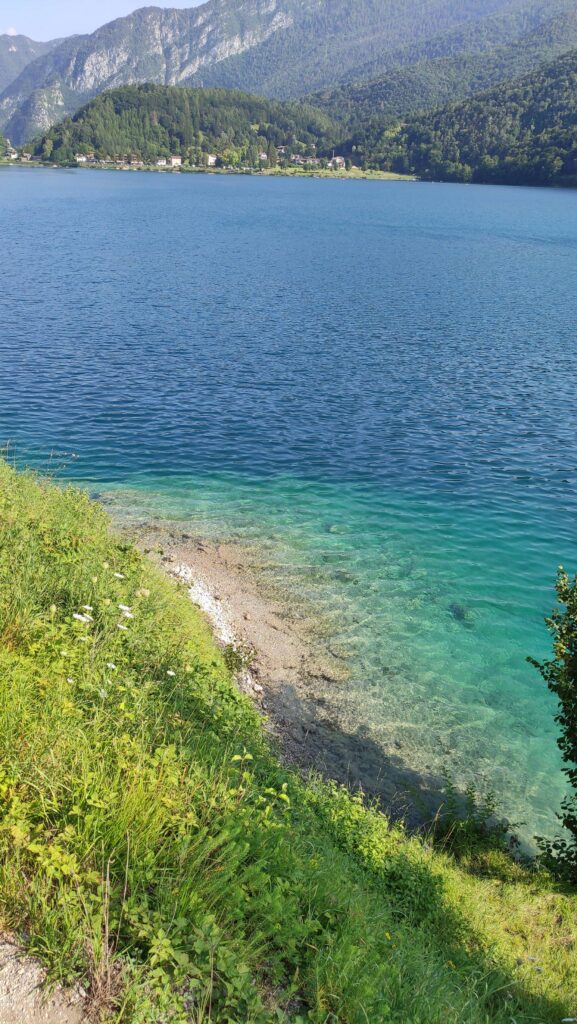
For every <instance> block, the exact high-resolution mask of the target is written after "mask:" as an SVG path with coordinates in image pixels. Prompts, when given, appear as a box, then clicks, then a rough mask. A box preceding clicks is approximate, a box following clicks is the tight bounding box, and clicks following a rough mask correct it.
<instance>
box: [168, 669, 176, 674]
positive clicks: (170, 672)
mask: <svg viewBox="0 0 577 1024" xmlns="http://www.w3.org/2000/svg"><path fill="white" fill-rule="evenodd" d="M166 674H167V676H175V675H176V672H173V671H172V669H171V668H169V670H168V672H167V673H166Z"/></svg>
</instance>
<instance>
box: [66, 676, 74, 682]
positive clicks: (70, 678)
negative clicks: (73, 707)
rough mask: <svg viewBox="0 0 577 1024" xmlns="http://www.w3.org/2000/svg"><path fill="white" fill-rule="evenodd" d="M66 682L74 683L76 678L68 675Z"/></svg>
mask: <svg viewBox="0 0 577 1024" xmlns="http://www.w3.org/2000/svg"><path fill="white" fill-rule="evenodd" d="M66 682H67V683H73V682H74V680H73V678H72V676H68V679H67V680H66Z"/></svg>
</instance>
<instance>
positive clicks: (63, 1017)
mask: <svg viewBox="0 0 577 1024" xmlns="http://www.w3.org/2000/svg"><path fill="white" fill-rule="evenodd" d="M45 980H46V972H45V971H44V969H43V968H42V967H41V966H40V965H39V964H38V963H37V962H36V961H35V960H32V959H31V958H30V957H27V956H24V955H23V954H22V952H21V950H20V949H19V947H18V946H17V945H16V944H15V943H14V942H13V941H12V940H11V939H9V938H6V937H4V938H2V939H0V1024H86V1017H85V1015H84V1009H83V1002H84V999H83V995H82V993H81V992H80V991H79V990H64V989H61V988H57V989H55V990H54V991H52V992H50V991H47V990H46V989H45V988H44V987H43V986H44V982H45Z"/></svg>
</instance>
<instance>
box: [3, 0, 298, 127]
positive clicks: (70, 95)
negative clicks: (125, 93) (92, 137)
mask: <svg viewBox="0 0 577 1024" xmlns="http://www.w3.org/2000/svg"><path fill="white" fill-rule="evenodd" d="M306 2H309V0H305V3H306ZM313 2H316V0H313ZM292 6H294V3H293V2H292V0H289V2H287V0H241V2H239V3H233V2H232V0H211V2H210V3H207V4H204V5H203V6H202V7H198V8H193V9H192V10H184V11H182V10H170V9H169V10H164V9H159V8H155V7H149V8H143V9H142V10H139V11H136V12H135V13H134V14H132V15H130V16H129V17H127V18H120V19H118V20H117V21H114V22H111V23H110V24H108V25H104V26H103V27H102V28H101V29H98V30H97V31H96V32H94V33H93V34H92V35H90V36H75V37H72V38H71V39H66V40H64V41H63V42H62V43H61V44H60V45H58V46H56V47H55V48H54V49H52V50H51V51H50V52H49V53H47V54H45V55H44V56H43V57H41V58H40V59H38V60H35V61H33V62H32V63H29V64H28V66H26V67H25V68H24V70H23V71H22V73H21V74H20V75H19V76H18V77H17V78H16V79H15V81H13V82H11V83H10V84H9V85H8V87H7V88H6V89H5V90H4V92H3V93H2V95H1V96H0V126H1V127H2V129H3V130H4V131H5V132H6V133H7V134H8V135H9V137H10V138H12V139H13V141H14V142H16V143H21V142H23V141H25V140H26V139H27V138H30V137H31V136H32V135H34V134H35V133H37V132H38V131H42V130H44V129H46V128H47V127H49V126H50V125H51V124H53V123H54V121H55V120H56V119H60V118H61V117H63V116H65V115H66V114H71V113H73V112H74V111H75V110H77V109H78V108H79V106H81V104H82V103H84V102H85V101H86V100H87V99H89V98H90V97H92V96H94V95H95V94H96V93H98V92H102V91H103V90H104V89H108V88H112V87H114V86H118V85H127V84H130V83H133V82H155V83H158V84H164V85H180V84H182V83H183V82H186V81H188V80H190V79H191V78H192V77H193V76H194V75H195V74H197V73H199V72H200V71H201V70H202V68H203V67H204V66H205V65H211V64H215V63H218V62H219V61H223V60H226V59H227V58H229V57H232V56H235V55H237V54H240V53H243V52H244V51H245V50H248V49H250V48H251V47H254V46H256V45H258V44H259V43H262V42H264V41H265V40H266V39H268V38H269V37H270V36H271V35H272V34H274V33H275V32H278V31H280V30H282V29H285V28H287V27H288V26H289V25H290V24H291V21H292V15H291V10H290V8H291V7H292Z"/></svg>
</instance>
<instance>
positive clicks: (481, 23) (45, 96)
mask: <svg viewBox="0 0 577 1024" xmlns="http://www.w3.org/2000/svg"><path fill="white" fill-rule="evenodd" d="M574 8H575V0H549V2H546V0H354V2H352V0H208V2H207V3H205V4H203V5H202V6H201V7H196V8H193V9H191V10H170V9H159V8H154V7H148V8H142V9H141V10H138V11H135V13H134V14H132V15H130V16H129V17H127V18H120V19H118V20H116V21H113V22H111V23H109V24H108V25H105V26H103V27H102V28H100V29H98V30H97V31H96V32H94V33H93V34H92V35H86V36H76V37H73V38H71V39H66V40H64V41H63V42H61V43H60V44H59V45H58V46H55V47H54V48H53V49H51V50H50V52H48V53H46V54H44V55H43V56H40V57H38V58H37V59H35V60H34V61H32V63H30V64H28V65H27V66H26V67H25V68H24V69H23V71H22V72H21V74H20V75H19V76H18V78H17V79H16V80H15V81H13V82H12V83H10V84H9V85H8V87H7V88H6V89H5V90H4V92H3V93H2V94H1V95H0V128H1V129H3V130H4V131H5V132H6V133H7V134H8V135H9V136H10V137H11V138H12V139H13V141H15V142H17V143H21V142H23V141H25V140H26V139H28V138H29V137H31V136H33V135H35V134H36V133H38V132H40V131H45V130H46V128H48V127H49V126H50V125H51V124H53V123H55V122H56V121H58V120H61V119H62V118H63V117H65V116H66V115H70V114H73V113H74V112H75V111H76V110H78V109H79V108H80V107H81V106H82V105H83V104H84V103H86V102H87V101H88V100H89V99H91V98H92V97H93V96H95V95H96V94H98V93H100V92H103V91H104V90H106V89H109V88H116V87H118V86H121V85H125V84H131V83H138V82H152V83H157V84H164V85H188V84H191V85H205V86H209V85H210V86H224V87H227V88H240V89H243V90H244V91H251V92H258V93H261V94H263V95H267V96H275V97H277V98H288V97H298V96H302V95H304V94H305V93H307V92H311V91H313V90H319V89H326V88H327V87H329V86H335V85H339V84H340V83H342V82H345V81H353V80H356V79H367V78H369V77H373V78H374V77H376V76H377V75H378V74H382V73H383V72H384V71H386V70H387V69H388V68H397V67H401V66H407V67H409V66H412V65H415V64H418V63H419V62H420V61H429V60H431V59H441V58H446V57H454V56H456V55H457V54H461V53H464V52H467V53H479V52H488V51H489V50H490V49H491V48H492V47H496V46H501V45H511V44H513V43H514V42H515V41H516V40H518V39H520V38H522V37H523V36H524V35H526V34H527V33H529V32H531V31H534V30H536V29H538V28H539V27H540V26H541V25H542V24H543V23H544V22H545V21H546V20H547V19H548V18H551V17H553V16H555V15H557V14H562V13H564V12H565V13H566V12H572V11H574ZM464 74H465V72H464ZM398 112H399V113H404V112H405V111H404V110H403V111H398Z"/></svg>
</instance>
